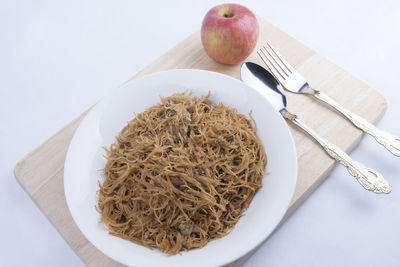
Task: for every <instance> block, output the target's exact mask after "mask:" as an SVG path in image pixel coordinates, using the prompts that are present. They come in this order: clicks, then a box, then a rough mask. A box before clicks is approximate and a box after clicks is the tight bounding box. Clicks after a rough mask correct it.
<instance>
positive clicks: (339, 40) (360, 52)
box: [0, 0, 400, 266]
mask: <svg viewBox="0 0 400 267" xmlns="http://www.w3.org/2000/svg"><path fill="white" fill-rule="evenodd" d="M217 3H222V1H204V0H203V1H183V0H182V1H178V0H169V1H158V2H156V1H132V0H120V1H105V0H92V1H80V0H76V1H66V0H65V1H50V0H48V1H43V0H37V1H27V0H14V1H11V0H9V1H7V0H1V1H0V148H1V156H0V157H1V160H0V214H1V215H0V216H1V218H0V265H1V266H80V265H83V263H82V261H81V260H80V259H79V258H78V256H77V255H75V254H74V252H73V250H72V249H71V248H70V247H69V246H68V244H67V243H66V242H65V241H64V240H63V239H62V237H61V236H60V235H59V234H58V233H57V231H56V230H55V228H54V227H53V226H52V225H51V224H50V223H49V221H48V220H47V219H46V218H45V216H44V215H43V214H42V213H41V212H40V210H39V209H38V208H37V207H36V205H35V204H34V203H33V202H32V201H31V199H30V198H29V196H28V195H27V194H26V193H25V192H24V191H23V190H22V189H21V187H20V186H19V185H18V183H17V182H16V180H15V179H14V176H13V168H14V165H15V163H16V162H17V161H18V160H20V159H21V158H22V157H23V156H24V155H25V154H27V153H28V152H30V151H31V150H33V149H34V148H35V147H37V146H38V145H39V144H40V143H41V142H43V141H45V140H46V139H47V138H49V137H50V136H51V135H52V134H54V133H55V132H56V131H58V130H59V129H61V128H62V127H63V126H65V125H66V124H67V123H68V122H69V121H71V120H72V119H74V118H75V117H77V116H78V115H79V114H80V113H81V112H83V111H84V110H86V109H87V108H88V107H89V106H91V105H92V104H94V103H95V102H96V101H97V100H98V99H100V98H101V96H103V95H104V94H105V93H106V92H107V91H108V90H110V89H112V88H114V87H116V86H118V85H120V84H121V83H122V82H124V81H125V80H127V79H128V78H129V77H131V75H133V74H134V73H136V72H137V71H139V70H141V69H142V68H143V67H144V66H146V65H148V64H150V63H151V62H152V61H153V60H155V59H156V58H157V57H159V56H160V55H162V54H164V53H165V52H166V51H167V50H168V49H169V48H171V47H173V46H174V45H175V44H176V43H177V42H178V41H180V40H182V39H183V38H185V37H186V36H188V35H189V34H191V33H192V32H193V31H194V30H197V29H198V28H199V27H200V25H201V21H202V19H203V16H204V15H205V13H206V12H207V10H208V9H210V8H211V7H213V6H214V5H216V4H217ZM240 3H242V4H243V5H245V6H247V7H249V8H250V9H251V10H253V11H254V12H255V13H256V14H258V15H260V16H262V17H264V18H266V19H267V20H269V21H270V22H271V23H273V24H275V25H276V26H278V27H280V28H281V29H283V30H284V31H286V32H288V33H289V34H291V35H292V36H294V37H296V38H297V39H299V40H300V41H302V42H303V43H305V44H306V45H308V46H310V47H311V48H313V49H314V50H316V51H317V52H319V53H320V54H322V55H324V56H326V57H327V58H329V59H330V60H331V61H333V62H335V63H336V64H338V65H339V66H341V67H343V68H344V69H346V70H347V71H349V72H351V73H353V74H354V75H355V76H357V77H358V78H360V79H361V80H363V81H365V82H366V83H367V84H369V85H371V86H372V87H374V88H375V89H377V90H378V91H380V92H381V93H382V94H383V95H384V96H385V97H386V99H387V102H388V110H387V113H386V115H385V116H384V118H383V120H382V121H381V122H380V123H379V127H381V128H383V129H386V130H389V131H391V132H393V133H396V134H398V135H400V119H399V118H400V79H399V76H400V67H399V62H400V2H399V1H395V0H393V1H362V0H359V1H351V0H340V1H317V0H314V1H313V0H306V1H283V0H280V1H256V0H254V1H241V2H240ZM349 90H351V88H349ZM351 155H352V157H354V158H355V159H357V160H359V161H362V162H364V163H365V164H366V165H368V166H370V167H372V168H375V169H377V170H379V171H380V172H381V173H383V174H384V175H385V177H386V178H387V179H388V180H389V181H390V183H391V185H392V189H393V192H392V193H391V194H390V195H374V194H372V193H368V192H366V191H365V190H363V189H362V188H361V187H360V186H359V185H358V184H357V183H355V182H354V179H353V178H352V177H350V176H349V175H348V174H347V172H346V170H345V169H344V168H343V167H337V168H336V169H335V170H334V171H333V172H332V174H331V175H330V176H329V177H328V179H327V180H326V181H325V182H324V183H323V184H322V185H321V186H320V187H319V188H318V190H317V191H316V192H315V193H313V194H312V195H311V197H310V198H308V199H307V200H306V201H305V202H304V204H303V205H302V206H301V207H300V208H299V209H298V210H297V211H296V212H295V213H294V214H293V215H292V216H291V217H290V218H289V219H288V220H287V221H286V222H285V223H284V224H283V225H282V226H281V227H280V229H279V230H278V231H276V232H275V233H274V234H273V235H272V236H271V237H270V238H269V239H268V240H267V242H265V243H264V245H263V246H262V247H261V248H260V249H259V250H258V251H257V253H256V254H255V255H253V256H252V257H251V258H250V259H249V260H248V261H247V262H246V263H245V266H399V265H400V253H399V252H400V227H399V225H400V212H399V203H400V158H396V157H394V156H392V155H391V154H390V153H389V152H387V151H386V150H385V149H384V148H382V147H380V146H379V145H377V143H376V142H375V141H374V140H373V138H371V137H369V136H366V137H364V139H363V140H362V142H361V144H360V145H359V146H358V147H357V148H356V149H355V150H354V152H353V153H352V154H351Z"/></svg>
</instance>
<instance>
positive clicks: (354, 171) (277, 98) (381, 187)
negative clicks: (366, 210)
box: [240, 62, 391, 194]
mask: <svg viewBox="0 0 400 267" xmlns="http://www.w3.org/2000/svg"><path fill="white" fill-rule="evenodd" d="M240 76H241V80H242V81H243V82H244V83H246V84H247V85H249V86H251V87H253V88H255V89H256V90H257V91H258V92H260V93H261V94H262V95H264V96H265V97H266V98H268V99H269V101H270V102H271V103H272V105H273V106H274V107H275V108H276V109H277V110H278V111H279V112H280V113H281V114H282V116H283V117H284V118H285V119H287V120H289V121H291V122H293V123H294V124H295V125H297V126H298V127H300V128H301V129H303V130H304V131H305V132H307V133H308V134H309V135H311V136H312V137H313V138H314V139H315V140H316V141H317V142H318V143H319V144H320V145H321V146H322V147H323V148H324V149H325V151H326V152H327V153H328V155H329V156H331V157H332V158H333V159H335V160H336V161H338V162H339V163H341V164H343V166H345V167H346V168H347V170H348V171H349V173H350V174H351V175H352V176H354V177H355V178H356V179H357V181H358V182H359V183H360V184H361V185H362V186H363V187H364V188H365V189H366V190H368V191H372V192H374V193H377V194H380V193H384V194H389V193H390V192H391V189H390V186H389V183H388V182H387V181H386V180H385V178H383V176H382V175H381V174H380V173H379V172H377V171H375V170H372V169H370V168H367V167H365V166H364V165H363V164H362V163H360V162H357V161H355V160H353V159H352V158H350V156H349V155H347V154H346V152H344V151H343V150H341V149H340V148H339V147H337V146H335V145H333V144H331V143H330V142H328V141H327V140H325V139H324V138H322V137H321V136H320V135H319V134H317V133H316V132H315V131H314V130H312V129H311V128H309V127H308V126H307V125H306V124H304V123H303V122H302V121H300V120H299V119H298V118H297V116H296V115H295V114H293V113H290V112H289V111H288V110H287V103H286V95H285V93H284V90H283V88H282V86H281V84H280V83H279V82H278V81H277V80H276V79H275V77H274V76H273V75H272V74H271V73H269V72H268V71H267V70H266V69H265V68H263V67H261V66H260V65H257V64H255V63H252V62H245V63H243V65H242V67H241V71H240Z"/></svg>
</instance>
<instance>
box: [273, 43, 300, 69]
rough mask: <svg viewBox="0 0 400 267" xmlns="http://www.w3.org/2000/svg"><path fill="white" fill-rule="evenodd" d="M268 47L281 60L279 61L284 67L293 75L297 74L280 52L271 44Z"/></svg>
mask: <svg viewBox="0 0 400 267" xmlns="http://www.w3.org/2000/svg"><path fill="white" fill-rule="evenodd" d="M267 45H268V46H269V47H270V48H271V50H272V52H273V53H274V54H275V55H276V56H277V57H278V58H279V60H280V61H281V62H282V63H283V65H284V66H285V67H286V69H287V70H288V71H289V72H290V73H293V72H295V69H294V68H293V67H292V66H291V65H290V64H289V63H288V62H287V61H286V60H285V59H284V58H283V57H282V56H281V55H280V54H279V53H278V50H276V49H275V48H274V47H273V46H272V45H271V43H270V42H267Z"/></svg>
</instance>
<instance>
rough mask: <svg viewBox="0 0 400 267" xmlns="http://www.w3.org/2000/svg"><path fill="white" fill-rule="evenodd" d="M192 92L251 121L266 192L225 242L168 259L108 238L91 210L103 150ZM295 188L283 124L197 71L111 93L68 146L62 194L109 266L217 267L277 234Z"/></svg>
mask: <svg viewBox="0 0 400 267" xmlns="http://www.w3.org/2000/svg"><path fill="white" fill-rule="evenodd" d="M187 89H190V90H192V91H193V92H194V94H195V95H197V96H202V95H205V94H207V92H208V91H211V100H212V101H214V102H216V103H218V102H222V103H223V104H224V105H226V106H229V107H233V108H236V109H237V110H238V112H239V113H242V114H248V113H249V111H250V110H252V115H253V117H254V119H255V121H256V123H257V135H258V138H259V139H260V140H261V142H262V143H263V145H264V147H265V150H266V153H267V156H268V165H267V172H268V173H270V174H269V175H266V176H265V177H264V178H263V182H262V183H263V187H262V188H261V189H260V190H259V191H258V192H257V194H256V196H255V197H254V199H253V201H252V202H251V204H250V207H249V208H248V210H247V211H246V212H245V214H246V215H245V216H244V217H242V218H241V219H240V220H239V222H238V223H237V224H236V226H235V228H234V229H233V231H232V232H231V233H230V234H228V235H227V236H226V237H223V238H221V239H217V240H215V241H212V242H210V243H208V244H207V245H206V246H205V247H203V248H201V249H194V250H190V251H189V252H183V253H182V255H174V256H168V255H166V254H163V253H161V252H160V251H159V250H156V249H154V250H150V249H148V248H146V247H143V246H140V245H136V244H134V243H132V242H129V241H126V240H123V239H121V238H118V237H114V236H111V235H109V234H108V231H107V229H106V228H105V226H104V225H103V224H102V223H100V215H99V213H98V212H97V211H96V210H95V205H96V204H97V196H96V191H97V190H98V184H97V181H98V180H100V181H101V179H102V175H103V174H102V173H101V172H100V171H98V170H99V169H102V168H104V166H105V163H106V160H105V159H104V157H103V155H104V154H105V153H104V151H103V149H102V147H104V146H109V145H110V144H112V143H113V142H115V136H116V135H118V134H119V132H120V130H121V129H122V128H123V126H124V125H125V124H126V122H127V121H129V120H131V119H132V118H133V117H134V114H135V113H140V112H142V111H144V110H145V109H146V108H148V107H150V106H152V105H154V104H157V103H159V102H160V99H159V96H169V95H171V94H173V93H176V92H183V91H185V90H187ZM296 180H297V157H296V151H295V146H294V142H293V139H292V136H291V134H290V131H289V129H288V126H287V124H286V123H285V121H284V120H283V118H282V117H281V115H280V114H279V113H278V112H277V111H276V110H275V109H274V108H273V107H272V105H271V104H270V103H269V102H268V100H267V99H266V98H265V97H264V96H263V95H262V94H260V93H259V92H257V91H256V90H255V89H252V88H250V87H248V86H247V85H245V84H244V83H242V82H241V81H239V80H236V79H234V78H231V77H229V76H226V75H222V74H218V73H215V72H210V71H202V70H171V71H164V72H158V73H155V74H151V75H148V76H145V77H142V78H138V79H136V80H133V81H131V82H130V83H128V84H127V85H125V86H123V87H120V88H118V89H115V90H113V91H112V92H111V93H110V94H109V95H108V96H106V97H105V98H104V99H103V100H101V101H100V102H99V103H98V104H97V105H96V106H95V107H94V108H93V109H92V110H91V111H90V112H89V113H88V114H87V115H86V117H85V118H84V120H83V121H82V123H81V124H80V126H79V128H78V129H77V131H76V132H75V135H74V137H73V138H72V141H71V144H70V147H69V150H68V154H67V158H66V161H65V170H64V190H65V197H66V199H67V204H68V207H69V209H70V211H71V214H72V217H73V218H74V220H75V222H76V224H77V225H78V227H79V229H80V230H81V231H82V233H83V234H84V235H85V236H86V237H87V239H88V240H89V241H90V242H92V243H93V245H94V246H96V247H97V248H98V249H99V250H100V251H102V252H103V253H104V254H106V255H108V256H109V257H111V258H113V259H114V260H116V261H118V262H120V263H123V264H126V265H134V266H161V265H162V266H192V267H194V266H220V265H224V264H227V263H230V262H232V261H234V260H235V259H237V258H239V257H241V256H243V255H245V254H246V253H247V252H249V251H250V250H252V249H254V248H255V247H256V246H257V245H258V244H260V243H261V242H262V241H263V240H264V239H266V238H267V237H268V235H269V234H271V232H272V231H273V230H274V229H275V227H276V226H277V225H278V223H279V222H280V220H281V219H282V217H283V215H284V214H285V212H286V210H287V208H288V206H289V203H290V201H291V199H292V196H293V192H294V188H295V185H296Z"/></svg>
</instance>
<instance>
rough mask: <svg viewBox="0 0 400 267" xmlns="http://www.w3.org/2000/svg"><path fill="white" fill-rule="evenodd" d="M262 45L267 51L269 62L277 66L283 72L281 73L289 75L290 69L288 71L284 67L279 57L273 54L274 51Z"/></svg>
mask: <svg viewBox="0 0 400 267" xmlns="http://www.w3.org/2000/svg"><path fill="white" fill-rule="evenodd" d="M263 47H264V51H265V52H267V53H268V55H269V59H270V61H271V63H272V64H274V66H275V67H277V68H278V70H279V69H280V70H281V71H280V72H281V73H282V72H283V74H285V75H286V76H289V74H290V71H288V70H287V69H286V68H285V65H283V63H281V62H280V61H279V58H277V57H276V56H275V55H274V51H272V52H271V51H269V50H271V49H270V48H267V47H266V46H265V45H263Z"/></svg>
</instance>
